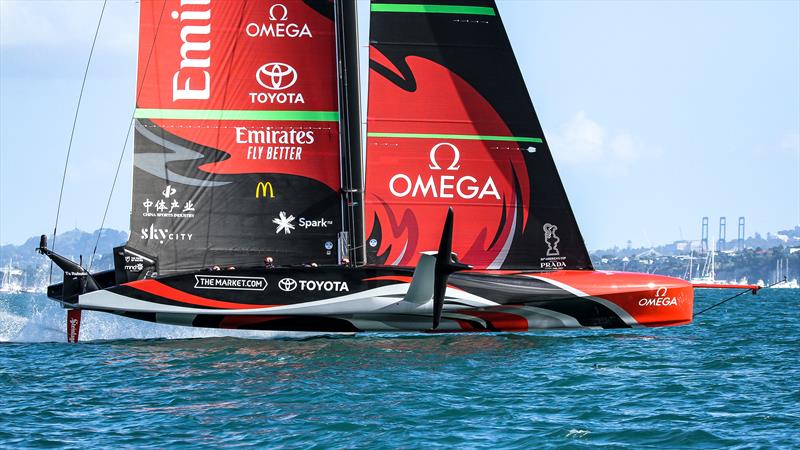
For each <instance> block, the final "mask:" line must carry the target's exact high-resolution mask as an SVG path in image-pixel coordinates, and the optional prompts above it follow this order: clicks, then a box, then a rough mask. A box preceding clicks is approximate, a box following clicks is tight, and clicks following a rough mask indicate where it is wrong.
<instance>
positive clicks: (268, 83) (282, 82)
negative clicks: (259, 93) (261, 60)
mask: <svg viewBox="0 0 800 450" xmlns="http://www.w3.org/2000/svg"><path fill="white" fill-rule="evenodd" d="M256 81H258V84H260V85H261V86H264V87H265V88H267V89H269V90H271V91H282V90H284V89H289V88H290V87H292V86H294V84H295V83H297V71H296V70H294V67H292V66H290V65H288V64H284V63H279V62H272V63H266V64H264V65H263V66H261V67H259V68H258V70H257V71H256Z"/></svg>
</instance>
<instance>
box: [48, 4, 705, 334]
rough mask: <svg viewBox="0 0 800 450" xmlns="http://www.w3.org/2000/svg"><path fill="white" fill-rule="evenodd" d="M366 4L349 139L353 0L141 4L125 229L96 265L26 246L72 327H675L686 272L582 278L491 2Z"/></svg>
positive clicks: (682, 319) (688, 315) (584, 255)
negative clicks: (42, 265) (59, 277)
mask: <svg viewBox="0 0 800 450" xmlns="http://www.w3.org/2000/svg"><path fill="white" fill-rule="evenodd" d="M370 9H371V11H370V17H371V19H370V21H371V24H370V57H369V69H370V70H369V81H368V82H369V87H368V98H367V105H368V113H367V117H368V120H367V129H366V142H365V143H364V145H362V142H361V141H362V132H361V125H360V111H359V105H360V102H359V99H358V95H359V89H358V86H359V79H358V60H357V56H358V55H357V39H356V28H355V26H356V11H355V2H354V1H333V2H331V1H326V0H305V1H301V0H283V1H269V2H266V1H246V0H242V1H214V0H197V1H192V2H187V1H183V2H179V1H177V0H147V1H144V0H143V1H142V3H141V15H140V37H139V69H138V71H139V73H138V86H137V98H136V105H137V111H136V114H135V122H134V126H135V133H136V134H135V140H134V178H133V195H132V212H131V235H130V239H129V240H128V242H127V244H126V245H125V246H122V247H119V248H116V249H115V250H114V258H115V270H113V271H106V272H100V273H93V274H90V273H89V272H88V271H87V270H86V269H85V268H83V267H82V266H81V265H80V264H78V263H74V262H72V261H69V260H67V259H66V258H63V257H61V256H59V255H57V254H56V253H54V252H53V251H51V250H49V249H48V248H47V245H46V240H45V239H43V240H42V244H41V245H40V249H39V250H40V251H41V252H42V253H44V254H46V255H48V256H49V257H50V258H51V259H53V261H54V262H55V263H56V264H58V265H59V266H60V267H61V268H62V269H63V270H64V282H63V283H60V284H56V285H53V286H50V287H49V289H48V295H49V296H50V297H51V298H53V299H55V300H57V301H59V302H61V303H62V304H63V305H64V306H65V307H67V308H69V309H70V310H71V311H72V312H71V320H70V322H69V324H72V326H74V327H77V326H78V325H79V314H78V312H79V311H81V310H84V309H86V310H98V311H105V312H109V313H114V314H120V315H124V316H128V317H132V318H136V319H141V320H147V321H153V322H159V323H169V324H176V325H186V326H195V327H212V328H246V329H263V330H298V331H348V332H349V331H430V330H435V331H441V332H461V331H527V330H530V329H547V328H625V327H636V326H651V327H652V326H665V325H680V324H686V323H689V322H691V320H692V305H693V287H692V284H690V283H689V282H686V281H684V280H681V279H677V278H670V277H665V276H658V275H651V274H634V273H613V272H599V271H595V270H593V267H592V264H591V260H590V259H589V255H588V252H587V250H586V247H585V245H584V242H583V238H582V236H581V233H580V230H579V228H578V225H577V221H576V220H575V217H574V215H573V212H572V209H571V207H570V204H569V201H568V199H567V196H566V192H565V190H564V187H563V185H562V183H561V180H560V178H559V176H558V172H557V170H556V167H555V164H554V162H553V158H552V155H551V153H550V148H549V146H548V144H547V141H546V139H545V136H544V133H543V131H542V128H541V125H540V123H539V120H538V118H537V116H536V113H535V111H534V108H533V105H532V102H531V100H530V96H529V95H528V92H527V88H526V86H525V84H524V81H523V78H522V74H521V72H520V69H519V66H518V65H517V62H516V59H515V57H514V53H513V51H512V48H511V44H510V42H509V40H508V37H507V35H506V32H505V29H504V27H503V24H502V21H501V19H500V16H499V12H498V9H497V6H496V5H495V3H494V1H493V0H463V1H458V2H452V1H435V2H432V1H416V2H414V3H409V2H401V1H396V0H387V1H373V2H372V3H371V5H370ZM362 147H363V148H364V150H363V151H362ZM364 155H365V158H363V161H362V156H364ZM265 257H269V258H271V261H274V264H273V263H270V264H268V265H266V266H265V265H263V264H262V261H263V260H264V258H265ZM312 263H313V264H312ZM75 320H77V322H74V321H75ZM68 326H70V325H68ZM69 330H70V331H71V332H70V333H68V335H69V337H70V339H72V338H74V339H77V328H69Z"/></svg>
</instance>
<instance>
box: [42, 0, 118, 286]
mask: <svg viewBox="0 0 800 450" xmlns="http://www.w3.org/2000/svg"><path fill="white" fill-rule="evenodd" d="M107 4H108V0H103V7H102V9H100V18H99V19H98V20H97V28H96V29H95V30H94V39H92V48H91V49H90V50H89V59H88V60H87V61H86V69H85V70H84V71H83V81H82V82H81V90H80V93H79V94H78V104H77V106H76V107H75V117H73V119H72V131H70V133H69V144H68V145H67V157H66V160H65V161H64V173H63V174H62V175H61V189H60V191H59V193H58V207H57V208H56V223H55V225H53V240H52V244H50V245H51V248H52V249H53V250H55V248H56V233H57V232H58V218H59V217H60V215H61V200H62V199H63V197H64V183H65V182H66V180H67V167H69V156H70V153H72V140H73V138H74V137H75V127H76V125H77V124H78V113H79V112H80V110H81V100H82V99H83V90H84V88H85V87H86V78H87V77H88V75H89V66H90V65H91V64H92V55H94V47H95V44H97V35H98V34H100V24H101V23H102V22H103V14H104V13H105V11H106V5H107ZM52 282H53V261H52V260H51V261H50V276H49V281H48V283H52Z"/></svg>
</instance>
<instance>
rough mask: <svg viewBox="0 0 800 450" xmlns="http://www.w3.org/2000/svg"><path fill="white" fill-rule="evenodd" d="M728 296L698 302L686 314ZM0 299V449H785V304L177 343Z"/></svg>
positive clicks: (791, 366)
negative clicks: (558, 323) (631, 320)
mask: <svg viewBox="0 0 800 450" xmlns="http://www.w3.org/2000/svg"><path fill="white" fill-rule="evenodd" d="M726 295H730V292H720V291H699V292H698V296H697V300H696V310H697V311H699V310H700V308H703V307H705V306H707V305H710V304H712V303H714V302H716V301H719V300H720V299H722V298H724V297H725V296H726ZM63 316H64V312H63V311H62V310H61V309H60V308H59V307H58V306H57V305H56V304H55V303H53V302H50V301H48V300H47V299H46V298H45V297H44V296H43V295H30V294H19V295H6V296H3V297H0V446H2V447H14V448H18V447H62V446H66V447H89V448H95V447H111V446H114V447H118V446H122V447H135V448H145V447H159V448H163V447H169V448H179V447H197V446H201V445H202V446H210V447H223V446H224V447H261V448H263V447H270V448H273V447H278V448H284V447H287V448H370V449H372V448H422V447H459V448H548V447H559V448H560V447H571V448H590V447H603V448H659V449H661V448H800V318H798V317H800V291H798V290H765V291H762V292H761V293H760V294H759V295H758V296H751V295H749V294H748V295H746V296H742V297H740V298H737V299H736V300H733V301H731V302H729V303H727V304H725V305H724V306H722V307H720V308H718V309H715V310H712V311H710V312H708V313H706V314H705V315H703V316H700V317H699V318H698V319H697V320H696V321H695V322H694V323H693V324H692V325H688V326H683V327H674V328H658V329H636V330H622V331H620V330H605V331H557V332H532V333H525V334H472V335H392V336H388V335H381V334H363V335H356V336H335V335H313V334H309V333H305V334H299V333H298V334H292V333H267V332H240V333H231V332H224V331H216V330H201V329H190V328H178V327H169V326H161V325H154V324H148V323H143V322H137V321H133V320H129V319H124V318H119V317H115V316H110V315H104V314H99V313H95V314H92V313H89V314H86V313H84V321H83V324H82V329H81V338H82V339H86V340H88V342H84V343H82V344H80V345H69V344H66V343H63V340H64V339H65V337H64V331H63V328H64V324H63V320H64V317H63Z"/></svg>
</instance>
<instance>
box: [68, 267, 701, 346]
mask: <svg viewBox="0 0 800 450" xmlns="http://www.w3.org/2000/svg"><path fill="white" fill-rule="evenodd" d="M413 274H414V272H413V269H411V268H402V267H384V266H367V267H358V268H351V267H345V266H321V267H277V268H270V269H264V268H257V267H254V268H240V269H232V270H222V271H203V272H193V273H184V274H177V275H171V276H166V277H160V278H155V279H145V280H139V281H134V282H130V283H125V284H121V285H115V286H111V287H107V288H104V289H101V290H98V291H94V292H89V293H87V294H82V295H79V296H78V298H77V304H75V305H73V307H75V308H79V309H86V310H98V311H105V312H110V313H114V314H120V315H124V316H127V317H131V318H135V319H140V320H146V321H151V322H158V323H169V324H175V325H185V326H193V327H208V328H227V329H255V330H290V331H319V332H359V331H395V332H401V331H416V332H420V331H422V332H424V331H430V330H431V328H432V327H431V315H432V302H424V303H423V302H418V303H410V302H408V301H405V300H404V297H405V296H406V293H407V291H408V289H409V286H410V283H411V280H412V276H413ZM55 287H57V286H54V288H55ZM692 306H693V289H692V286H691V284H689V283H688V282H686V281H684V280H680V279H676V278H670V277H664V276H658V275H649V274H648V275H645V274H635V273H612V272H599V271H553V272H520V271H466V272H461V273H457V274H454V275H452V276H451V277H450V279H449V282H448V288H447V292H446V296H445V302H444V313H443V315H442V323H441V325H440V326H439V327H438V328H437V330H436V331H437V332H479V331H495V332H520V331H528V330H535V329H569V328H630V327H640V326H646V327H655V326H668V325H682V324H687V323H689V322H691V320H692Z"/></svg>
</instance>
